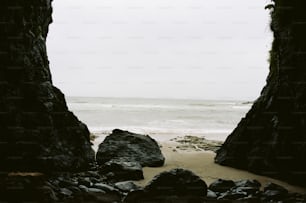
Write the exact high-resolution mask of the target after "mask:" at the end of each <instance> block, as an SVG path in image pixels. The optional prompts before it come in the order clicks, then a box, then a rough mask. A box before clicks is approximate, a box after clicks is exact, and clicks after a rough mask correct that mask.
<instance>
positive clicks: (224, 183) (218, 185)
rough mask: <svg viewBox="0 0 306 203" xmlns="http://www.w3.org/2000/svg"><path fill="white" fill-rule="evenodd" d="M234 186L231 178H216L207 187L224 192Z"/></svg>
mask: <svg viewBox="0 0 306 203" xmlns="http://www.w3.org/2000/svg"><path fill="white" fill-rule="evenodd" d="M234 186H235V183H234V181H232V180H223V179H218V180H216V181H214V182H213V183H211V184H210V185H209V187H208V188H209V189H210V190H212V191H214V192H226V191H228V190H230V189H231V188H232V187H234Z"/></svg>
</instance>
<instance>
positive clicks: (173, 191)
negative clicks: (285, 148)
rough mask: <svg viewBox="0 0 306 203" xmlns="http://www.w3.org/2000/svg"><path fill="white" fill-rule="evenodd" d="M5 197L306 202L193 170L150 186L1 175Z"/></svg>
mask: <svg viewBox="0 0 306 203" xmlns="http://www.w3.org/2000/svg"><path fill="white" fill-rule="evenodd" d="M0 188H1V190H0V191H1V192H0V201H1V202H2V201H4V202H5V201H7V202H12V201H15V202H35V201H36V202H67V203H68V202H101V203H115V202H117V203H119V202H125V203H136V202H186V203H187V202H195V203H196V202H199V203H200V202H201V203H202V202H203V203H204V202H216V201H220V202H306V196H305V195H302V194H297V193H290V192H288V190H286V189H285V188H284V187H282V186H280V185H277V184H273V183H270V184H268V185H265V186H263V187H262V186H261V184H260V183H259V182H258V181H256V180H240V181H235V182H234V181H232V180H222V179H219V180H216V181H215V182H213V183H211V184H210V185H209V186H207V185H206V183H205V182H204V181H203V180H201V178H200V177H198V176H197V175H196V174H194V173H193V172H191V171H189V170H184V169H173V170H170V171H166V172H163V173H161V174H159V175H157V176H156V177H154V178H153V180H152V181H151V182H150V183H149V184H148V185H146V186H145V187H139V186H137V185H135V184H134V183H133V182H132V181H120V182H109V181H108V179H107V177H105V176H103V175H101V174H100V173H99V172H98V170H94V169H93V170H90V171H86V172H81V173H66V174H65V173H62V174H53V175H52V176H48V177H47V176H45V175H42V174H36V175H35V174H28V175H27V174H18V175H17V174H15V175H13V174H11V175H10V176H6V177H2V180H1V183H0Z"/></svg>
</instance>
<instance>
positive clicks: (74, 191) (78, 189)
mask: <svg viewBox="0 0 306 203" xmlns="http://www.w3.org/2000/svg"><path fill="white" fill-rule="evenodd" d="M68 189H69V190H71V191H72V192H73V193H77V192H80V191H81V189H80V188H79V187H77V186H70V187H68Z"/></svg>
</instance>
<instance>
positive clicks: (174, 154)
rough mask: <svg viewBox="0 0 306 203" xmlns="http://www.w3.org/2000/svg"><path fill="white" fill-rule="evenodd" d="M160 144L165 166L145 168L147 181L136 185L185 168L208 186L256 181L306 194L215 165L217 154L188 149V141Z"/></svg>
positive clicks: (262, 177)
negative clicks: (231, 181) (215, 182)
mask: <svg viewBox="0 0 306 203" xmlns="http://www.w3.org/2000/svg"><path fill="white" fill-rule="evenodd" d="M159 144H160V145H161V150H162V152H163V154H164V156H165V158H166V161H165V165H164V166H163V167H157V168H149V167H145V168H144V169H143V171H144V177H145V179H144V180H141V181H135V183H136V184H138V185H141V186H145V185H146V184H147V183H148V182H149V181H150V180H151V179H152V178H153V177H154V176H155V175H157V174H158V173H160V172H163V171H166V170H170V169H173V168H184V169H189V170H191V171H193V172H194V173H196V174H197V175H198V176H200V177H201V178H202V179H203V180H204V181H205V182H206V183H207V184H210V183H211V182H213V181H215V180H216V179H218V178H222V179H231V180H241V179H256V180H258V181H259V182H261V184H262V185H263V186H264V185H265V184H267V183H269V182H273V183H276V184H279V185H282V186H284V187H285V188H287V189H288V190H289V191H290V192H299V193H306V188H302V187H298V186H293V185H290V184H288V183H286V182H283V181H279V180H276V179H272V178H269V177H265V176H260V175H256V174H253V173H250V172H247V171H243V170H238V169H234V168H230V167H226V166H220V165H218V164H215V163H214V157H215V153H214V152H212V151H205V150H201V149H199V148H198V147H194V145H196V143H189V146H191V147H188V141H187V144H186V143H184V142H182V143H180V142H176V141H164V142H160V143H159ZM182 145H184V147H182Z"/></svg>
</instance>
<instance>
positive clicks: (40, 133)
mask: <svg viewBox="0 0 306 203" xmlns="http://www.w3.org/2000/svg"><path fill="white" fill-rule="evenodd" d="M51 13H52V7H51V0H26V1H23V0H9V1H6V0H5V1H2V2H1V6H0V61H1V63H0V171H54V170H55V171H59V170H68V171H71V170H81V169H86V168H88V166H89V165H90V163H91V162H92V161H94V152H93V150H92V149H91V144H90V141H89V131H88V129H87V127H86V125H84V124H83V123H82V122H80V121H79V120H78V119H77V117H75V116H74V115H73V113H71V112H70V111H68V108H67V105H66V101H65V98H64V94H63V93H62V92H61V91H60V90H59V89H57V88H56V87H54V86H53V85H52V80H51V73H50V69H49V61H48V57H47V52H46V37H47V33H48V26H49V24H50V23H51V21H52V18H51ZM63 68H65V67H63Z"/></svg>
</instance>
